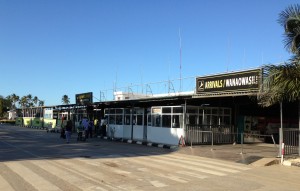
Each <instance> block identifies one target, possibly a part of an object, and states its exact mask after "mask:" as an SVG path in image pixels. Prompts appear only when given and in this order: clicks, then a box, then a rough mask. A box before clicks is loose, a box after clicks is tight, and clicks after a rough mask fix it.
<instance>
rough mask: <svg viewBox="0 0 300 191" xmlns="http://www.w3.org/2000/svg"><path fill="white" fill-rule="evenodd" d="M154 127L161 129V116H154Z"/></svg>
mask: <svg viewBox="0 0 300 191" xmlns="http://www.w3.org/2000/svg"><path fill="white" fill-rule="evenodd" d="M152 126H153V127H160V126H161V125H160V115H152Z"/></svg>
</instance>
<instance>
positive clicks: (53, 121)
mask: <svg viewBox="0 0 300 191" xmlns="http://www.w3.org/2000/svg"><path fill="white" fill-rule="evenodd" d="M44 127H47V128H54V127H56V119H44Z"/></svg>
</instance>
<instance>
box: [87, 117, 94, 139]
mask: <svg viewBox="0 0 300 191" xmlns="http://www.w3.org/2000/svg"><path fill="white" fill-rule="evenodd" d="M93 127H94V122H93V121H92V120H90V121H89V127H88V136H89V137H90V138H93Z"/></svg>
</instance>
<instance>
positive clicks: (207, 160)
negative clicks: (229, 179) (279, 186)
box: [168, 153, 251, 170]
mask: <svg viewBox="0 0 300 191" xmlns="http://www.w3.org/2000/svg"><path fill="white" fill-rule="evenodd" d="M168 156H174V157H176V158H178V159H182V160H184V159H186V158H189V159H190V160H193V161H196V162H199V161H200V160H201V162H202V163H208V164H213V165H218V166H224V167H229V168H233V169H237V170H249V169H251V168H249V167H246V166H245V165H242V164H238V163H234V164H229V163H227V161H223V160H216V159H210V158H205V157H200V156H194V155H185V154H180V153H174V154H172V155H168Z"/></svg>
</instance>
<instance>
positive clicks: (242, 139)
mask: <svg viewBox="0 0 300 191" xmlns="http://www.w3.org/2000/svg"><path fill="white" fill-rule="evenodd" d="M243 144H244V133H243V132H241V150H242V151H241V153H240V154H244V152H243V151H244V148H243Z"/></svg>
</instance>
